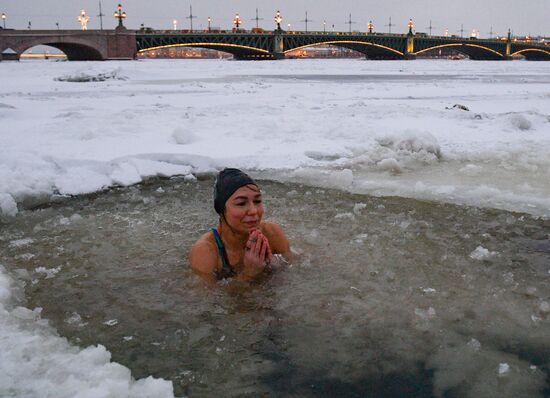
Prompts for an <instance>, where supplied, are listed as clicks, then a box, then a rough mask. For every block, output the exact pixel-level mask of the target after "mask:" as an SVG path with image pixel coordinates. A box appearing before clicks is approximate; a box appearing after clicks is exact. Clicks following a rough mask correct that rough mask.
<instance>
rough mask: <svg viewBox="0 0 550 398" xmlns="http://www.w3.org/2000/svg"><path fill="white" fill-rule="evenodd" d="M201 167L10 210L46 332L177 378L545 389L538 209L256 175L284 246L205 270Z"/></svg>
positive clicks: (547, 317) (388, 390)
mask: <svg viewBox="0 0 550 398" xmlns="http://www.w3.org/2000/svg"><path fill="white" fill-rule="evenodd" d="M212 184H213V182H212V180H209V179H207V180H204V181H198V182H187V181H182V180H163V181H154V182H151V183H149V184H143V185H139V186H134V187H130V188H125V189H118V190H112V191H109V192H107V193H103V194H98V195H94V196H90V197H84V198H74V199H70V200H65V201H62V202H61V203H59V204H55V205H53V206H51V207H47V208H43V209H37V210H34V211H24V212H22V213H21V214H19V215H18V216H17V218H15V219H14V220H12V221H9V222H4V224H2V229H1V233H0V263H2V264H4V265H5V266H6V268H7V269H8V271H10V273H11V274H12V275H17V276H18V277H19V278H20V279H24V280H25V281H26V296H27V303H26V305H27V306H28V307H30V308H34V307H43V312H42V316H43V317H45V318H47V319H49V320H50V321H51V323H52V325H53V326H54V327H55V328H56V329H57V330H58V331H59V333H60V334H61V335H63V336H66V337H67V338H68V339H69V340H70V341H71V342H73V343H74V344H76V345H79V346H82V347H85V346H88V345H91V344H94V345H95V344H103V345H105V346H106V347H107V349H108V350H110V351H111V352H112V354H113V360H114V361H117V362H120V363H122V364H123V365H125V366H127V367H129V368H130V369H131V370H132V374H133V376H134V377H136V378H141V377H146V376H148V375H154V376H155V377H162V378H165V379H169V380H172V382H173V384H174V387H175V390H176V394H177V395H188V396H191V397H201V396H205V397H206V396H214V395H219V396H224V397H225V396H251V397H252V396H254V397H256V396H291V397H308V396H346V397H382V396H383V397H404V396H407V397H435V396H442V397H520V396H521V397H543V396H550V390H549V389H548V385H549V381H550V378H549V374H550V371H549V358H550V338H549V336H550V306H549V304H548V303H549V301H550V287H549V283H548V282H549V281H550V273H549V272H550V235H549V234H550V221H548V220H546V221H544V220H537V219H534V218H532V217H530V216H528V215H523V214H516V213H509V212H504V211H495V210H490V209H478V208H473V207H463V206H453V205H444V204H437V203H432V202H421V201H415V200H410V199H402V198H374V197H369V196H362V195H352V194H348V193H345V192H341V191H335V190H326V189H323V190H321V189H317V188H311V187H307V186H301V185H292V184H284V185H283V184H278V183H273V182H267V181H264V182H262V184H261V185H262V188H263V190H264V196H265V202H266V205H267V218H268V219H270V220H273V221H275V222H278V223H279V224H281V225H282V227H283V228H284V230H285V231H286V232H287V234H288V236H289V238H290V240H291V242H292V246H293V248H294V249H295V250H296V251H297V252H298V253H299V256H298V259H297V260H296V261H294V262H293V264H291V265H285V264H279V266H277V267H276V268H275V270H274V272H273V273H272V274H271V275H268V276H266V277H265V278H264V279H262V280H260V281H257V282H255V283H252V284H249V283H237V282H230V283H221V284H220V285H219V286H207V285H205V283H203V282H202V281H201V280H200V279H199V278H198V277H196V276H195V275H194V274H193V273H192V272H191V271H190V270H189V265H188V262H187V259H186V254H187V251H188V249H189V247H190V245H191V244H192V243H193V242H194V241H195V240H196V239H197V237H199V236H200V235H201V234H202V233H204V232H206V231H207V230H208V228H210V227H212V226H215V225H216V218H215V217H214V212H213V210H212V208H211V207H212V206H211V192H212ZM159 188H160V189H159ZM479 246H481V248H479V249H477V248H478V247H479ZM476 249H477V250H476ZM41 267H42V268H41Z"/></svg>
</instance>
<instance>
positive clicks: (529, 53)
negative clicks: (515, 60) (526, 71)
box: [511, 48, 550, 60]
mask: <svg viewBox="0 0 550 398" xmlns="http://www.w3.org/2000/svg"><path fill="white" fill-rule="evenodd" d="M511 55H512V56H514V55H523V56H524V57H525V58H526V59H528V60H550V51H546V50H542V49H538V48H525V49H523V50H519V51H516V52H515V53H512V54H511Z"/></svg>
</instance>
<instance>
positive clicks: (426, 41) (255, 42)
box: [0, 28, 550, 61]
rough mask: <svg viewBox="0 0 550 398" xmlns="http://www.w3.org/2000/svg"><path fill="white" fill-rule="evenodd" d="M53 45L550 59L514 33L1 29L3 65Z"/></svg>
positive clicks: (80, 54)
mask: <svg viewBox="0 0 550 398" xmlns="http://www.w3.org/2000/svg"><path fill="white" fill-rule="evenodd" d="M37 45H48V46H52V47H55V48H58V49H59V50H61V51H63V52H64V53H65V54H66V55H67V58H68V59H69V60H71V61H72V60H114V59H135V58H136V57H137V55H138V54H139V53H143V52H146V51H151V50H155V49H160V48H169V47H176V46H186V47H201V48H209V49H214V50H219V51H223V52H227V53H231V54H233V56H234V57H235V58H236V59H242V60H262V59H282V58H285V55H286V54H288V53H289V52H291V51H294V50H299V49H303V48H307V47H313V46H319V45H333V46H338V47H344V48H348V49H352V50H355V51H358V52H360V53H363V54H365V56H366V58H369V59H414V58H416V56H417V55H421V54H425V53H429V52H430V51H435V50H438V49H443V48H452V49H454V50H456V51H457V52H460V53H463V54H465V55H467V56H468V57H469V58H471V59H474V60H507V59H512V58H513V57H515V56H518V55H522V56H524V57H525V58H526V59H528V60H544V61H550V45H549V43H538V42H533V41H522V40H517V39H514V38H512V37H511V36H510V35H508V36H507V37H504V38H500V39H476V38H460V37H454V36H453V37H446V36H428V35H425V34H414V33H413V32H412V31H410V32H409V33H408V34H382V33H364V32H352V33H345V32H330V33H329V32H286V31H283V30H280V29H276V30H274V31H265V32H258V33H252V32H246V31H239V30H237V31H215V32H214V31H210V32H209V31H195V32H188V31H172V30H171V31H154V30H148V31H144V30H140V31H136V30H127V29H125V28H122V29H121V28H117V29H115V30H41V31H38V30H9V29H0V61H1V60H2V59H3V60H7V59H19V57H20V55H21V54H22V53H23V52H24V51H25V50H27V49H29V48H31V47H34V46H37Z"/></svg>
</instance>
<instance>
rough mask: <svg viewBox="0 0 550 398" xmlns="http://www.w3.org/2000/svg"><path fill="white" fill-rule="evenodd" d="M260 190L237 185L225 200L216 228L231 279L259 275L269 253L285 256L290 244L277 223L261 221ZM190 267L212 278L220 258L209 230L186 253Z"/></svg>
mask: <svg viewBox="0 0 550 398" xmlns="http://www.w3.org/2000/svg"><path fill="white" fill-rule="evenodd" d="M263 214H264V205H263V202H262V194H261V192H260V190H259V188H258V187H257V186H255V185H246V186H243V187H241V188H239V189H237V190H236V191H235V192H234V193H233V195H231V197H230V198H229V199H228V200H227V202H226V203H225V209H224V213H223V215H222V216H221V217H220V224H219V226H218V232H219V233H220V236H221V238H222V241H223V244H224V246H225V250H226V253H227V257H228V260H229V263H230V264H231V267H232V268H233V270H234V271H235V273H236V277H235V279H240V280H252V279H254V278H257V277H258V276H260V275H261V274H262V273H263V271H264V269H265V267H266V265H267V264H269V263H270V262H271V260H272V258H273V254H282V255H283V256H284V257H286V258H288V256H289V255H290V245H289V243H288V240H287V238H286V236H285V234H284V232H283V230H282V229H281V227H279V226H278V225H277V224H275V223H272V222H268V221H263V220H262V217H263ZM189 259H190V262H191V267H192V268H193V270H194V271H195V272H197V273H198V274H199V275H201V276H202V277H203V278H205V279H206V280H210V281H213V280H215V279H216V273H217V272H219V271H220V270H221V268H222V259H221V258H220V256H219V254H218V248H217V246H216V241H215V239H214V235H213V234H212V232H207V233H206V234H204V235H203V236H201V237H200V239H199V240H198V241H197V242H196V243H195V244H194V245H193V247H192V248H191V252H190V255H189Z"/></svg>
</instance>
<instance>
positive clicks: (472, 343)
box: [467, 339, 481, 351]
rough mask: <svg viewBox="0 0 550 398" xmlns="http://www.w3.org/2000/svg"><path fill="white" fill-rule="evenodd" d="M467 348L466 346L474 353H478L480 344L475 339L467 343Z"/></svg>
mask: <svg viewBox="0 0 550 398" xmlns="http://www.w3.org/2000/svg"><path fill="white" fill-rule="evenodd" d="M467 346H468V347H469V348H471V349H472V350H474V351H479V350H480V348H481V343H480V342H479V340H477V339H471V340H470V341H469V342H468V344H467Z"/></svg>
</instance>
